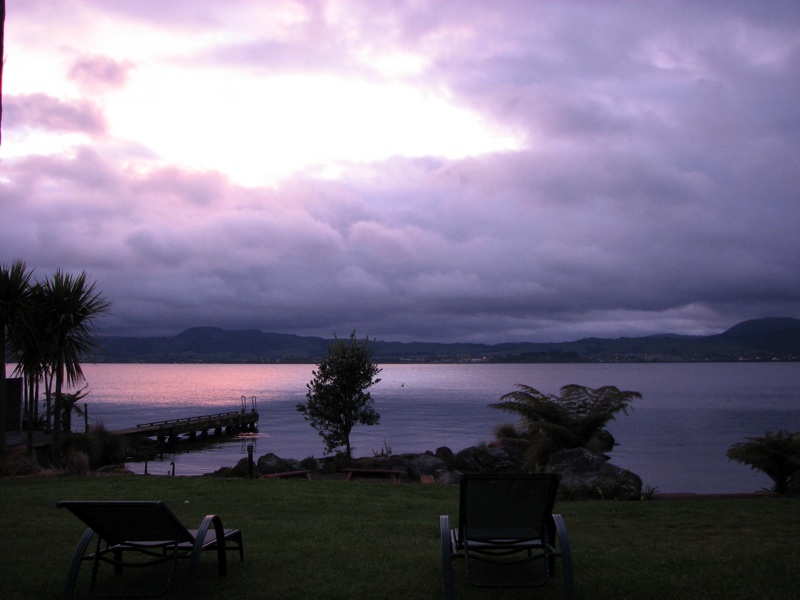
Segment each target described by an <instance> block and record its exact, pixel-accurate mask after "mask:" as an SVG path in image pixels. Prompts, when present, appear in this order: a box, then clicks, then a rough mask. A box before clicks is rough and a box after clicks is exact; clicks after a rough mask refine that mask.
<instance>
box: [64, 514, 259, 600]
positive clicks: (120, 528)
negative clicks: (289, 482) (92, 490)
mask: <svg viewBox="0 0 800 600" xmlns="http://www.w3.org/2000/svg"><path fill="white" fill-rule="evenodd" d="M56 506H57V507H58V508H66V509H68V510H70V511H71V512H72V513H73V514H74V515H75V516H76V517H78V518H79V519H80V520H81V521H83V522H84V523H85V524H86V525H87V526H88V529H87V530H86V532H85V533H84V534H83V537H82V538H81V541H80V543H78V547H77V548H76V549H75V554H74V556H73V558H72V564H71V566H70V570H69V576H68V578H67V586H66V588H65V589H64V598H65V599H68V598H71V597H72V594H73V591H74V589H75V583H76V581H77V579H78V571H79V570H80V566H81V563H83V561H92V573H91V577H90V582H89V589H90V591H91V592H92V593H93V594H94V592H95V586H96V583H97V572H98V567H99V565H100V563H101V562H103V563H108V564H111V565H113V566H114V571H115V573H116V574H117V575H121V574H122V571H123V569H124V568H127V567H136V568H140V567H150V566H154V565H159V564H164V563H171V570H169V569H168V570H169V574H168V576H167V580H166V582H165V586H164V587H163V589H161V590H157V591H156V592H154V593H147V594H141V593H140V594H131V593H129V592H126V593H125V594H119V595H124V596H126V597H130V596H131V595H133V596H146V597H157V596H162V595H164V594H166V593H167V592H168V591H169V589H170V588H171V587H172V584H173V582H174V580H175V572H176V569H177V564H178V561H179V560H183V559H185V560H190V561H191V565H190V569H189V580H188V583H187V586H186V591H185V594H184V597H185V598H192V597H193V595H194V580H195V576H196V575H197V570H198V567H199V564H200V555H201V553H202V551H203V550H216V552H217V569H218V571H219V575H220V577H224V576H225V575H226V574H227V558H226V556H227V551H228V550H238V552H239V558H240V560H244V546H243V544H242V532H241V531H240V530H238V529H224V528H223V527H222V520H221V519H220V518H219V517H218V516H216V515H208V516H206V517H205V519H203V522H202V523H201V525H200V529H196V530H192V529H187V528H186V527H185V526H184V525H183V523H181V521H180V520H179V519H178V517H176V516H175V515H174V514H173V512H172V511H171V510H169V508H167V506H166V505H165V504H164V503H163V502H161V501H84V500H75V501H67V500H64V501H61V502H58V503H57V504H56ZM93 537H97V544H96V546H95V548H94V550H92V549H90V548H89V543H90V542H91V540H92V538H93ZM106 596H108V595H106Z"/></svg>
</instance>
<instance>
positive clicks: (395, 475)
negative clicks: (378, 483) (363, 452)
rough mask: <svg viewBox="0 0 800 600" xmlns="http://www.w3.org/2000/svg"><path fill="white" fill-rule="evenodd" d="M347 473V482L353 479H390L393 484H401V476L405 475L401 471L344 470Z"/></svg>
mask: <svg viewBox="0 0 800 600" xmlns="http://www.w3.org/2000/svg"><path fill="white" fill-rule="evenodd" d="M344 472H345V473H347V475H346V476H345V481H350V480H351V479H353V477H390V478H391V479H392V482H393V483H400V476H401V475H403V474H404V473H405V471H401V470H400V469H344Z"/></svg>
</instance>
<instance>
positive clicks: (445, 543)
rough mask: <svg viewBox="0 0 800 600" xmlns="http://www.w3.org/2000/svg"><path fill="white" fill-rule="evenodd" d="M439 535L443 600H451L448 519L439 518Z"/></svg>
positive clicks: (451, 556) (451, 578)
mask: <svg viewBox="0 0 800 600" xmlns="http://www.w3.org/2000/svg"><path fill="white" fill-rule="evenodd" d="M439 534H440V536H441V543H442V575H443V576H444V597H445V600H453V551H452V547H451V544H450V517H449V516H448V515H441V516H440V517H439Z"/></svg>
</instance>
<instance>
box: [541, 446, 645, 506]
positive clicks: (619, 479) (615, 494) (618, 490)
mask: <svg viewBox="0 0 800 600" xmlns="http://www.w3.org/2000/svg"><path fill="white" fill-rule="evenodd" d="M545 470H546V471H547V472H548V473H559V474H560V475H561V489H562V491H563V492H564V493H565V494H567V495H568V496H569V495H576V494H577V495H588V496H600V497H605V498H620V499H622V498H638V497H639V496H640V495H641V493H642V480H641V478H640V477H639V476H638V475H636V474H635V473H632V472H630V471H628V470H626V469H622V468H620V467H617V466H615V465H612V464H611V463H609V462H607V461H606V459H605V458H604V457H603V456H602V455H599V454H595V453H594V452H591V451H589V450H587V449H586V448H573V449H571V450H560V451H558V452H556V453H554V454H553V455H552V456H551V457H550V460H549V461H548V462H547V467H546V468H545Z"/></svg>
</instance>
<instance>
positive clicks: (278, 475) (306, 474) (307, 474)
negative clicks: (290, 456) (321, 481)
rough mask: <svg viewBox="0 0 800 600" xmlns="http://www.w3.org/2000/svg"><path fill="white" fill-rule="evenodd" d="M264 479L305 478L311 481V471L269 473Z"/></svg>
mask: <svg viewBox="0 0 800 600" xmlns="http://www.w3.org/2000/svg"><path fill="white" fill-rule="evenodd" d="M262 477H263V478H264V479H283V478H284V477H305V478H306V479H308V480H309V481H311V471H307V470H304V471H284V472H283V473H267V474H266V475H262Z"/></svg>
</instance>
